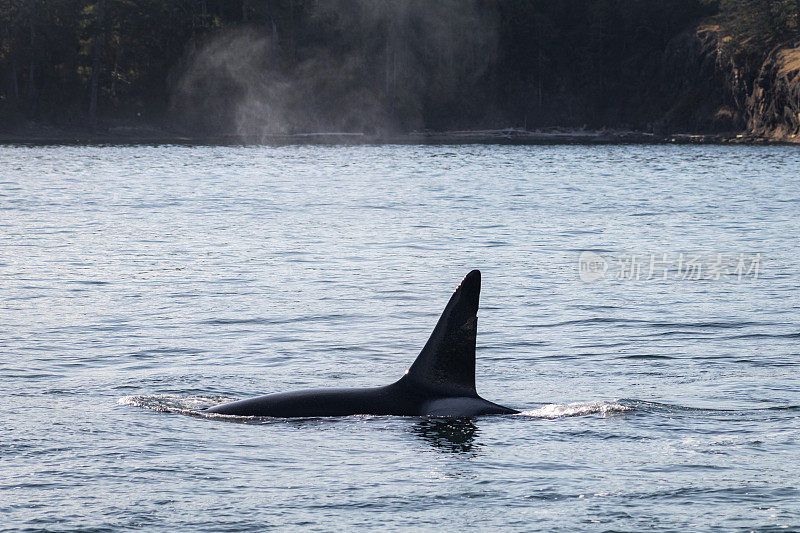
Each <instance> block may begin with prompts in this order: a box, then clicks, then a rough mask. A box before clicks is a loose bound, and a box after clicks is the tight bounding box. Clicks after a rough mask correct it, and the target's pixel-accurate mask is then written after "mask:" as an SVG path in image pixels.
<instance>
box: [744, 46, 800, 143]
mask: <svg viewBox="0 0 800 533" xmlns="http://www.w3.org/2000/svg"><path fill="white" fill-rule="evenodd" d="M746 113H747V129H748V130H749V132H750V133H751V134H752V135H756V136H760V137H766V138H769V139H771V140H775V141H788V142H800V47H794V48H779V49H776V50H773V51H772V53H770V54H769V56H767V59H766V60H765V61H764V65H763V66H762V67H761V71H760V72H759V74H758V78H757V79H756V82H755V84H754V87H753V91H752V93H751V94H750V96H749V97H748V98H747V101H746Z"/></svg>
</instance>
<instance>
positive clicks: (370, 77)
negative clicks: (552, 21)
mask: <svg viewBox="0 0 800 533" xmlns="http://www.w3.org/2000/svg"><path fill="white" fill-rule="evenodd" d="M304 8H305V9H311V10H312V12H311V13H310V15H309V16H308V18H309V20H312V21H315V22H317V23H319V24H318V25H319V26H320V27H324V28H327V31H326V33H325V34H323V35H310V36H306V38H305V39H304V40H303V43H304V44H303V46H301V47H298V46H296V45H295V44H294V43H295V42H296V39H295V38H294V37H293V36H291V35H280V34H278V33H277V30H275V29H274V28H270V27H268V26H259V27H255V26H251V27H243V28H236V29H230V30H225V31H222V32H220V33H218V34H215V35H213V36H212V37H210V38H209V39H208V40H207V41H206V42H204V43H202V44H201V45H199V46H198V48H197V49H196V50H195V51H194V52H192V53H191V54H190V55H189V57H188V59H187V62H186V66H185V67H184V69H183V71H182V73H181V74H180V76H179V81H178V83H177V84H176V88H175V92H174V95H173V108H174V109H175V110H176V111H177V112H178V114H179V115H180V116H182V117H186V118H185V119H186V120H188V121H189V122H190V123H194V124H197V125H199V126H201V127H203V128H206V129H208V130H210V131H216V132H218V133H235V134H237V135H240V136H243V137H247V138H249V139H259V138H263V137H264V136H268V135H274V134H296V133H313V132H346V133H368V134H378V135H380V134H390V133H395V132H408V131H411V130H414V129H419V128H423V127H424V126H425V124H424V122H423V120H422V117H423V111H427V115H432V116H436V110H433V111H431V110H430V109H428V110H426V109H425V107H426V106H430V105H432V103H433V102H436V105H437V106H442V105H452V106H456V107H457V106H458V105H459V104H458V102H460V101H464V100H465V99H464V96H465V95H468V94H469V93H470V91H471V90H472V89H473V88H474V87H475V86H476V84H477V83H479V82H481V81H482V80H484V77H485V76H486V74H487V72H488V70H489V68H490V66H491V65H492V62H493V61H494V60H495V54H496V46H497V32H496V21H495V19H496V15H495V14H493V12H492V11H491V10H489V9H486V8H484V7H482V4H481V3H480V2H478V1H476V0H466V1H459V0H443V1H437V2H426V1H423V0H407V1H401V2H388V1H369V0H355V1H346V0H337V1H331V2H318V3H315V4H313V7H309V6H305V5H304ZM298 31H299V30H298ZM288 39H291V43H287V42H286V41H287V40H288ZM462 107H463V106H462ZM462 112H463V113H465V116H464V117H463V121H464V123H465V124H467V123H470V124H473V125H474V124H475V123H476V120H480V119H482V118H483V116H473V115H474V113H475V111H473V110H462ZM486 112H487V110H485V109H484V110H482V111H481V113H486Z"/></svg>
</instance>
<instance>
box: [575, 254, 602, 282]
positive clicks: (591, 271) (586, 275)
mask: <svg viewBox="0 0 800 533" xmlns="http://www.w3.org/2000/svg"><path fill="white" fill-rule="evenodd" d="M607 270H608V261H606V260H605V259H603V256H601V255H600V254H596V253H594V252H588V251H586V252H581V255H580V256H579V257H578V275H579V276H580V278H581V281H584V282H586V283H591V282H593V281H597V280H601V279H603V278H604V277H605V275H606V271H607Z"/></svg>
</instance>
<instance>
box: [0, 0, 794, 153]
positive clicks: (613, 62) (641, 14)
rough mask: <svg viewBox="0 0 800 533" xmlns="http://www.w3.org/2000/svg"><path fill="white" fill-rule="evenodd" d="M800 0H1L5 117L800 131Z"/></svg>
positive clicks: (404, 130) (396, 128)
mask: <svg viewBox="0 0 800 533" xmlns="http://www.w3.org/2000/svg"><path fill="white" fill-rule="evenodd" d="M798 16H800V0H719V1H714V0H651V1H645V0H570V1H563V2H561V1H558V2H553V1H544V0H532V1H522V0H506V1H503V0H441V1H437V2H425V1H423V0H402V1H395V2H392V1H378V0H375V1H373V0H330V1H304V0H239V1H223V0H219V1H211V0H165V1H153V0H145V1H138V2H131V1H128V0H95V1H85V0H49V1H44V0H16V1H14V0H0V23H1V24H2V32H0V133H5V134H6V135H11V136H13V135H15V134H16V135H17V136H20V137H24V136H25V135H31V136H35V134H36V133H37V132H39V133H41V132H43V131H44V132H47V131H50V132H51V135H52V136H55V137H57V136H59V135H61V134H63V132H68V131H85V132H89V133H90V134H107V135H108V134H109V132H112V133H113V132H114V131H150V130H152V131H160V132H164V131H168V132H173V133H175V134H180V135H187V136H190V137H191V136H194V137H199V136H215V135H216V136H233V137H241V138H256V139H258V138H263V137H264V136H269V135H297V134H305V133H314V132H335V133H342V134H364V135H369V136H378V137H380V136H392V135H403V134H408V133H410V132H430V131H437V132H441V131H450V130H475V129H484V130H486V129H493V128H495V129H496V128H515V129H517V130H524V131H530V130H541V129H547V128H566V129H584V130H585V129H602V128H614V129H619V130H635V131H641V132H651V133H653V134H655V135H657V136H664V135H669V134H671V133H675V132H690V133H713V134H728V135H733V134H737V133H741V132H744V133H746V134H748V135H753V136H762V137H767V138H774V139H776V140H793V139H794V137H795V136H796V135H797V134H798V127H800V124H798V120H799V118H798V117H800V114H798V113H797V111H800V90H798V87H799V86H800V85H799V84H798V81H797V78H798V72H800V53H798V49H797V48H796V47H797V45H798V42H797V40H798Z"/></svg>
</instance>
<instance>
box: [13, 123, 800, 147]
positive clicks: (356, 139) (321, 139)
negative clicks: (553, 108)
mask: <svg viewBox="0 0 800 533" xmlns="http://www.w3.org/2000/svg"><path fill="white" fill-rule="evenodd" d="M799 141H800V139H798V137H797V136H796V135H780V136H778V135H771V134H753V133H741V132H735V133H714V134H702V133H701V134H697V133H672V134H667V135H656V134H654V133H649V132H642V131H630V130H608V129H601V130H569V129H558V128H554V129H548V130H535V131H528V130H521V129H516V128H508V129H500V130H463V131H441V132H437V131H425V132H411V133H408V134H384V135H379V134H365V133H350V132H316V133H295V134H264V135H258V136H252V135H251V136H247V135H236V134H225V135H188V134H186V133H184V132H176V131H172V130H169V129H160V128H156V127H150V126H147V127H141V128H138V127H117V128H108V129H106V130H101V131H94V132H92V131H90V130H88V129H74V130H65V129H57V128H53V127H41V128H33V127H30V128H27V129H26V130H24V131H21V132H10V133H0V144H29V145H64V144H75V145H81V144H87V145H103V144H122V145H124V144H186V145H192V144H199V145H259V144H263V145H289V144H348V145H356V144H431V145H439V144H507V145H548V144H793V143H797V142H799Z"/></svg>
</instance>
